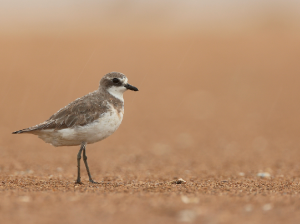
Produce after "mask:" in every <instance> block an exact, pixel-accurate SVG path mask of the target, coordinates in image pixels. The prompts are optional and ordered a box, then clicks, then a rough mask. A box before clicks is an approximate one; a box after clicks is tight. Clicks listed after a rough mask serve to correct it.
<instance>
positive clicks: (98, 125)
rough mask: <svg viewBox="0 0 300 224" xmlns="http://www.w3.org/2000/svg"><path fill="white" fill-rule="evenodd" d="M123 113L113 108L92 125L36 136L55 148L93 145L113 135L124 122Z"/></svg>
mask: <svg viewBox="0 0 300 224" xmlns="http://www.w3.org/2000/svg"><path fill="white" fill-rule="evenodd" d="M123 113H124V111H122V112H121V113H118V112H117V110H115V109H114V108H111V110H110V111H109V112H107V113H105V114H103V115H102V116H101V117H100V118H99V119H98V120H95V121H94V122H92V123H91V124H88V125H85V126H78V127H74V128H65V129H61V130H54V129H47V130H41V131H38V132H36V133H34V134H36V135H38V137H39V138H41V139H42V140H44V141H45V142H47V143H50V144H52V145H53V146H71V145H80V144H81V143H82V142H86V143H87V144H91V143H94V142H98V141H101V140H103V139H105V138H107V137H108V136H110V135H111V134H113V133H114V132H115V131H116V130H117V129H118V127H119V126H120V124H121V122H122V119H123Z"/></svg>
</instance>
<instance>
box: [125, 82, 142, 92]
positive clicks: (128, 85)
mask: <svg viewBox="0 0 300 224" xmlns="http://www.w3.org/2000/svg"><path fill="white" fill-rule="evenodd" d="M124 86H125V88H126V89H130V90H133V91H139V90H138V88H136V87H135V86H132V85H130V84H128V83H127V84H126V85H124Z"/></svg>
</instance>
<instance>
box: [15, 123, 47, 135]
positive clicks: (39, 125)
mask: <svg viewBox="0 0 300 224" xmlns="http://www.w3.org/2000/svg"><path fill="white" fill-rule="evenodd" d="M52 123H53V121H45V122H44V123H41V124H38V125H36V126H33V127H30V128H24V129H21V130H19V131H14V132H13V133H12V134H22V133H26V132H31V131H37V130H42V129H44V128H47V127H49V126H50V125H51V124H52Z"/></svg>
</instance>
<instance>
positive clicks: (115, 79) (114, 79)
mask: <svg viewBox="0 0 300 224" xmlns="http://www.w3.org/2000/svg"><path fill="white" fill-rule="evenodd" d="M112 81H113V83H119V82H120V80H119V79H117V78H113V80H112Z"/></svg>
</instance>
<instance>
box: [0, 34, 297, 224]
mask: <svg viewBox="0 0 300 224" xmlns="http://www.w3.org/2000/svg"><path fill="white" fill-rule="evenodd" d="M0 46H1V53H0V74H1V82H0V104H1V110H0V115H1V116H0V119H1V126H0V136H1V137H0V223H83V222H84V223H177V222H178V223H180V222H183V223H184V222H190V223H208V224H217V223H220V224H223V223H224V224H227V223H228V224H229V223H231V224H232V223H273V224H274V223H299V222H300V200H299V193H300V187H299V180H300V179H299V178H300V167H299V158H300V150H299V147H300V138H299V133H300V132H299V131H300V116H299V114H300V106H299V105H300V104H299V102H300V94H299V81H300V76H299V74H300V66H299V58H300V42H299V35H291V34H286V33H274V32H265V33H264V32H262V33H259V34H253V35H245V36H243V35H241V36H232V37H228V36H227V37H221V36H218V37H217V36H212V37H208V36H205V35H199V36H196V35H195V36H192V37H189V36H185V37H183V36H181V37H178V38H176V37H173V38H170V39H168V38H165V39H155V38H153V39H151V38H148V39H142V38H136V39H135V38H133V37H132V38H128V37H127V38H111V37H109V36H107V37H106V36H101V37H93V38H91V37H80V38H76V37H74V36H67V35H65V36H64V35H61V36H58V37H46V36H43V35H41V36H38V35H37V36H32V37H18V38H5V37H2V38H1V39H0ZM111 71H119V72H122V73H124V74H126V75H127V76H128V78H129V81H130V83H131V84H132V85H135V86H137V87H138V88H139V89H140V91H139V92H126V93H125V104H126V105H125V116H124V120H123V123H122V125H121V127H120V128H119V130H118V131H117V132H116V133H115V134H114V135H112V136H111V137H109V138H108V139H106V140H104V141H102V142H99V143H95V144H92V145H88V146H87V156H88V161H89V165H90V169H91V173H92V175H93V177H94V179H95V180H96V181H99V182H100V184H98V185H94V184H89V182H88V178H87V174H86V172H85V170H84V166H83V164H82V180H83V183H84V184H83V185H75V184H74V181H75V179H76V155H77V152H78V150H79V147H60V148H55V147H53V146H51V145H48V144H45V143H44V142H42V140H40V139H38V138H37V137H36V136H32V135H12V134H11V132H12V131H16V130H19V129H21V128H26V127H29V126H33V125H35V124H38V123H40V122H42V121H44V120H46V119H47V118H49V117H50V116H51V115H52V114H53V113H54V112H56V111H57V110H58V109H60V108H61V107H63V106H65V105H66V104H67V103H69V102H71V101H72V100H74V99H76V98H78V97H81V96H83V95H84V94H87V93H88V92H91V91H93V90H95V89H96V88H97V87H98V84H99V80H100V79H101V77H102V76H103V75H104V74H106V73H108V72H111ZM178 178H182V179H184V180H185V181H186V183H181V184H176V183H175V182H174V180H177V179H178Z"/></svg>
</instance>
